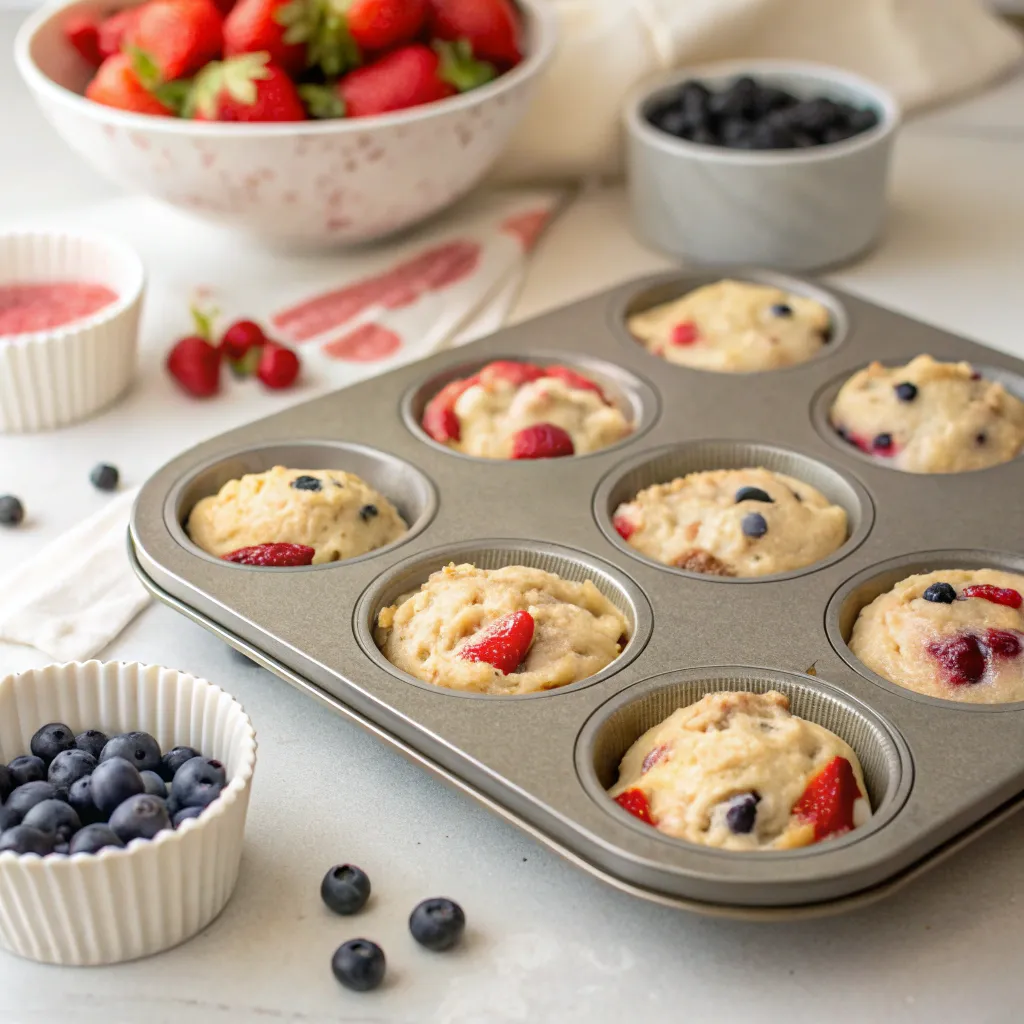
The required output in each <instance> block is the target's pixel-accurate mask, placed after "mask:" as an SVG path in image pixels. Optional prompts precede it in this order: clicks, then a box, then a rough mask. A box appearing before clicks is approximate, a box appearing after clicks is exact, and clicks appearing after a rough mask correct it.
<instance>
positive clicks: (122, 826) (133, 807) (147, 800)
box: [110, 793, 171, 843]
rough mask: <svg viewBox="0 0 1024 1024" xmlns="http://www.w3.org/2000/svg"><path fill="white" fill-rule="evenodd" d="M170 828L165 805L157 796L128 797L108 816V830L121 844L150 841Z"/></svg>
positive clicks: (145, 794)
mask: <svg viewBox="0 0 1024 1024" xmlns="http://www.w3.org/2000/svg"><path fill="white" fill-rule="evenodd" d="M170 827H171V819H170V817H169V816H168V814H167V805H166V804H165V803H164V801H163V800H161V799H160V798H159V797H157V796H149V795H148V794H147V793H140V794H138V795H137V796H133V797H129V798H128V799H127V800H125V802H124V803H123V804H121V805H120V806H119V807H118V808H117V810H116V811H114V813H113V814H112V815H111V816H110V828H111V830H112V831H113V832H114V833H115V834H116V835H117V837H118V839H120V840H121V841H122V842H125V843H130V842H131V841H132V840H133V839H152V838H153V837H154V836H155V835H156V834H157V833H158V832H163V831H164V829H168V828H170Z"/></svg>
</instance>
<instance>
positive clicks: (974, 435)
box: [829, 355, 1024, 473]
mask: <svg viewBox="0 0 1024 1024" xmlns="http://www.w3.org/2000/svg"><path fill="white" fill-rule="evenodd" d="M829 418H830V421H831V423H832V426H833V427H834V428H835V429H836V431H837V432H838V433H839V435H840V436H841V437H842V438H843V439H844V440H846V441H848V442H849V443H850V444H852V445H856V447H858V448H860V449H861V451H863V452H867V453H868V454H871V455H876V456H878V457H879V458H882V459H886V460H888V461H889V462H890V463H891V464H892V465H893V466H895V467H896V468H897V469H902V470H905V471H907V472H908V473H962V472H964V471H965V470H969V469H984V468H985V467H986V466H995V465H998V464H999V463H1001V462H1008V461H1009V460H1010V459H1012V458H1014V457H1015V456H1017V455H1018V454H1020V452H1021V449H1022V448H1024V402H1022V401H1021V400H1020V399H1019V398H1017V397H1016V396H1015V395H1011V394H1010V393H1009V392H1008V391H1007V390H1006V388H1004V387H1003V385H1002V384H998V383H996V382H994V381H990V380H985V379H984V378H983V377H981V376H980V375H978V374H977V373H975V372H974V370H973V368H972V367H971V365H970V364H969V363H939V362H936V361H935V360H934V359H932V357H931V356H927V355H922V356H918V357H917V358H916V359H913V360H912V361H911V362H909V363H907V365H906V366H897V367H893V368H888V367H885V366H882V364H881V363H872V364H871V365H870V366H868V367H866V368H865V369H863V370H861V371H859V372H858V373H855V374H854V375H853V376H852V377H851V378H850V379H849V380H848V381H847V382H846V383H845V384H844V385H843V387H842V390H840V392H839V394H838V396H837V397H836V400H835V402H834V403H833V405H832V411H831V413H830V416H829Z"/></svg>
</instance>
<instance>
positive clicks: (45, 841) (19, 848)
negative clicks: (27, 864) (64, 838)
mask: <svg viewBox="0 0 1024 1024" xmlns="http://www.w3.org/2000/svg"><path fill="white" fill-rule="evenodd" d="M56 842H57V839H56V836H54V835H53V834H52V833H50V832H40V831H39V829H37V828H32V827H31V826H29V825H15V826H14V828H9V829H8V830H7V831H6V832H4V833H3V835H0V853H4V852H6V851H7V850H10V851H11V853H17V854H26V853H37V854H39V856H40V857H46V856H47V855H48V854H51V853H53V847H54V846H55V845H56Z"/></svg>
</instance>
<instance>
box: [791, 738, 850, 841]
mask: <svg viewBox="0 0 1024 1024" xmlns="http://www.w3.org/2000/svg"><path fill="white" fill-rule="evenodd" d="M862 795H863V794H862V793H861V791H860V786H858V785H857V777H856V776H855V775H854V774H853V766H852V765H851V764H850V762H849V761H847V759H846V758H845V757H834V758H832V760H831V761H829V763H828V764H827V765H825V767H824V768H822V769H821V771H820V772H818V774H817V775H815V776H813V778H811V780H810V782H808V783H807V788H806V789H805V790H804V792H803V795H802V796H801V797H800V799H799V800H797V802H796V804H795V805H794V807H793V813H794V814H795V815H796V816H797V817H798V818H802V819H803V820H804V821H806V822H808V823H809V824H811V825H813V826H814V840H815V842H817V841H818V840H819V839H824V838H825V837H826V836H833V835H840V834H841V833H843V832H849V831H850V829H852V828H853V805H854V804H855V803H856V802H857V799H858V798H859V797H861V796H862Z"/></svg>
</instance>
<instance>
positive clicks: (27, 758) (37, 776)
mask: <svg viewBox="0 0 1024 1024" xmlns="http://www.w3.org/2000/svg"><path fill="white" fill-rule="evenodd" d="M7 772H8V774H9V775H10V777H11V782H13V783H14V785H15V786H16V787H17V786H24V785H25V783H27V782H45V781H46V765H45V764H44V763H43V759H42V758H41V757H36V756H35V755H34V754H22V756H21V757H16V758H15V759H14V760H13V761H12V762H11V763H10V764H9V765H8V766H7Z"/></svg>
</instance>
